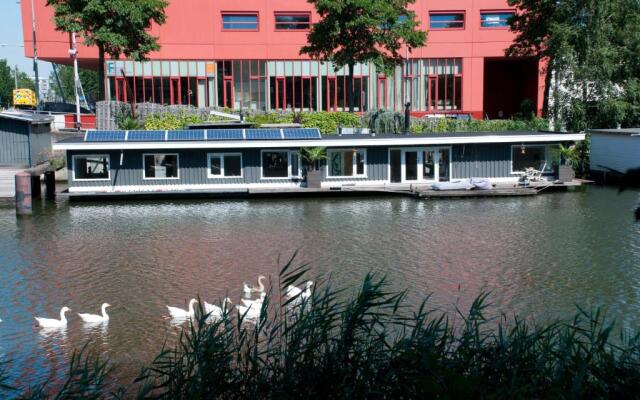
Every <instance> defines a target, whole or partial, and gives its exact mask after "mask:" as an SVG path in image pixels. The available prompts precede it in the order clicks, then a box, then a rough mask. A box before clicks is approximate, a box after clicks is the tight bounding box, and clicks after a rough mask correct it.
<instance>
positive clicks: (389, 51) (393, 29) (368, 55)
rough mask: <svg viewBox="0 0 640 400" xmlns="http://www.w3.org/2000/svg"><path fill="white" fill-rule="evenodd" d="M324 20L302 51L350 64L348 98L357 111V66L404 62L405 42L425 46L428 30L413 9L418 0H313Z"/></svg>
mask: <svg viewBox="0 0 640 400" xmlns="http://www.w3.org/2000/svg"><path fill="white" fill-rule="evenodd" d="M309 2H310V3H312V4H313V5H314V6H315V8H316V11H317V13H318V14H319V15H320V17H321V20H320V21H319V22H318V23H316V24H314V25H313V27H312V28H311V31H310V32H309V34H308V36H307V40H308V45H306V46H304V47H302V49H301V50H300V54H308V55H309V56H311V58H314V59H321V60H327V61H331V62H333V63H334V64H335V66H336V67H338V68H342V67H344V66H347V67H348V74H349V77H348V81H347V98H348V100H349V111H350V112H353V68H354V66H355V64H357V63H366V62H372V63H373V64H374V65H375V66H376V67H378V68H380V69H383V70H387V71H389V70H391V69H392V68H393V67H395V66H397V65H401V64H402V61H403V56H402V55H401V53H400V50H401V48H402V45H403V44H406V45H407V46H409V47H410V48H416V47H420V46H423V45H424V43H425V41H426V39H427V34H426V32H424V31H420V30H418V29H417V27H418V25H419V23H418V21H416V18H415V17H416V15H415V13H414V12H413V11H410V10H408V9H407V6H408V5H409V4H413V3H414V2H415V0H309Z"/></svg>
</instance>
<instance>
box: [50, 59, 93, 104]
mask: <svg viewBox="0 0 640 400" xmlns="http://www.w3.org/2000/svg"><path fill="white" fill-rule="evenodd" d="M78 74H79V75H80V82H82V88H83V89H84V94H85V96H86V97H87V102H89V103H92V102H94V101H96V100H97V99H98V98H99V96H100V85H99V82H100V81H99V78H98V72H97V71H92V70H89V69H80V70H79V71H78ZM58 78H59V79H60V85H62V93H63V94H64V97H65V98H66V100H67V102H74V101H75V93H74V78H73V67H70V66H67V65H59V66H58ZM49 82H50V85H51V89H52V90H53V91H54V92H55V94H56V96H58V97H60V98H62V97H63V96H62V95H61V93H60V88H59V87H58V84H57V82H56V77H55V74H54V72H53V71H51V74H49Z"/></svg>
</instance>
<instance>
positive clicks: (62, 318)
mask: <svg viewBox="0 0 640 400" xmlns="http://www.w3.org/2000/svg"><path fill="white" fill-rule="evenodd" d="M66 312H67V310H65V309H64V308H63V309H62V310H60V321H62V322H64V321H66V320H67V317H65V316H64V313H66Z"/></svg>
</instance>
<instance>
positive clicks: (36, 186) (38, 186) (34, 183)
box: [31, 173, 42, 199]
mask: <svg viewBox="0 0 640 400" xmlns="http://www.w3.org/2000/svg"><path fill="white" fill-rule="evenodd" d="M41 197H42V181H41V180H40V174H36V173H34V174H32V175H31V198H32V199H39V198H41Z"/></svg>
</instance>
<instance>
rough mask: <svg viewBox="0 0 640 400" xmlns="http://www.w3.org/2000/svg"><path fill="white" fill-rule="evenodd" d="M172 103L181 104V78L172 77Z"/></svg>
mask: <svg viewBox="0 0 640 400" xmlns="http://www.w3.org/2000/svg"><path fill="white" fill-rule="evenodd" d="M170 104H180V78H171V102H170Z"/></svg>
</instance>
